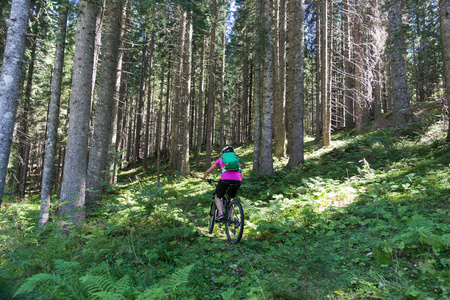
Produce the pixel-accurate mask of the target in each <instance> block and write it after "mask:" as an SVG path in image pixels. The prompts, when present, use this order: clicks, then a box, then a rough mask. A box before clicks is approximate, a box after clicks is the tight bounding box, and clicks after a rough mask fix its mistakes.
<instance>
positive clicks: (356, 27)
mask: <svg viewBox="0 0 450 300" xmlns="http://www.w3.org/2000/svg"><path fill="white" fill-rule="evenodd" d="M357 1H358V0H356V1H355V7H357V5H358V3H357ZM360 24H361V21H360V16H359V14H357V13H356V14H355V16H354V19H353V39H354V41H355V48H354V53H355V60H354V61H355V74H354V76H355V89H354V94H353V95H354V96H353V97H354V99H355V100H354V104H353V112H354V114H355V128H356V132H361V131H362V129H363V118H362V108H363V99H362V97H361V81H362V75H361V68H362V65H361V64H362V60H361V54H362V53H361V51H362V49H361V32H360Z"/></svg>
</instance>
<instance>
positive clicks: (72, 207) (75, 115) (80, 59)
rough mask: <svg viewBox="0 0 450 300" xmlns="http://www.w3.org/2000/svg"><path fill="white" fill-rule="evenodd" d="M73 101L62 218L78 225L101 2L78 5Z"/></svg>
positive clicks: (62, 190)
mask: <svg viewBox="0 0 450 300" xmlns="http://www.w3.org/2000/svg"><path fill="white" fill-rule="evenodd" d="M79 8H80V13H79V15H78V21H77V33H76V43H75V55H74V66H73V77H72V93H71V101H70V116H69V132H68V136H67V146H66V147H67V148H66V157H65V161H64V172H63V182H62V185H61V199H60V201H61V204H62V205H61V207H60V210H59V212H60V213H61V214H64V213H67V214H68V216H67V217H68V219H69V220H70V221H72V222H74V223H78V222H79V221H81V220H82V219H84V212H83V211H82V210H83V208H84V204H85V193H86V174H87V173H86V171H87V156H88V155H87V148H88V138H89V120H90V115H89V114H90V104H91V92H92V84H93V83H92V70H93V69H92V68H93V63H94V46H95V30H96V28H95V25H96V20H97V15H98V14H99V12H100V8H101V2H98V1H96V2H87V1H83V0H82V1H80V2H79Z"/></svg>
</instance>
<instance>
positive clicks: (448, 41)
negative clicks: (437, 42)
mask: <svg viewBox="0 0 450 300" xmlns="http://www.w3.org/2000/svg"><path fill="white" fill-rule="evenodd" d="M439 21H440V25H441V42H442V58H443V63H444V89H445V94H444V95H445V98H446V99H447V109H449V108H450V0H440V1H439ZM447 116H449V119H450V114H449V113H448V111H447ZM447 141H450V121H449V128H448V133H447Z"/></svg>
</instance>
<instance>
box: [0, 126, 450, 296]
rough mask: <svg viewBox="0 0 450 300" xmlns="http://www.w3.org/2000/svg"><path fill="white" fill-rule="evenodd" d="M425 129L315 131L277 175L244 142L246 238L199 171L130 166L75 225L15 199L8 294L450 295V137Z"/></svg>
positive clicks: (4, 238) (3, 290)
mask: <svg viewBox="0 0 450 300" xmlns="http://www.w3.org/2000/svg"><path fill="white" fill-rule="evenodd" d="M436 126H439V125H436ZM415 128H416V129H415V130H425V129H426V130H427V131H423V132H420V134H419V135H417V134H411V135H410V136H407V137H395V135H394V134H393V132H392V131H391V130H390V129H380V130H377V131H375V132H368V133H365V134H362V135H358V136H353V135H347V134H343V133H341V134H339V135H337V136H335V137H334V141H333V144H332V146H331V147H327V148H321V147H319V146H318V144H317V143H315V142H314V141H312V140H308V141H307V142H306V161H305V163H304V164H303V165H302V166H301V167H299V168H297V169H295V170H292V171H289V172H288V171H284V170H283V166H284V165H285V163H286V160H285V159H279V160H278V159H276V160H275V162H276V163H275V169H276V172H275V174H274V175H272V176H268V177H261V176H256V175H252V174H251V162H252V145H243V146H242V147H241V148H239V149H238V150H237V153H238V155H240V156H241V162H242V163H243V166H244V175H245V178H244V184H243V186H242V187H241V190H240V191H239V194H238V199H239V200H240V201H241V202H242V204H243V206H244V210H245V214H246V220H245V221H246V225H245V226H246V227H245V232H244V237H243V239H242V241H241V243H240V244H238V245H230V244H229V243H228V242H227V241H226V237H225V234H224V228H222V227H220V226H219V227H218V228H217V231H215V232H214V233H213V234H212V235H209V234H207V226H208V211H209V205H210V201H211V192H212V188H211V186H209V185H207V184H206V183H204V182H203V181H201V179H200V178H201V175H202V174H201V172H200V170H199V172H193V175H191V176H188V177H184V178H179V177H175V176H170V175H169V174H166V176H165V177H164V179H163V180H162V181H161V182H160V183H159V184H158V182H157V181H156V178H155V176H154V175H153V174H154V173H153V174H152V171H150V172H149V173H147V174H144V175H143V174H140V175H139V176H135V175H136V174H134V175H133V174H131V173H130V172H127V173H126V175H125V176H126V179H124V178H125V177H122V180H123V183H124V184H122V185H118V186H116V187H114V189H113V191H112V192H111V193H110V194H109V195H108V196H107V197H105V199H104V200H103V203H102V208H101V210H100V211H99V212H98V215H97V216H96V217H93V218H91V219H89V220H88V221H87V222H86V223H85V224H84V225H83V226H80V227H74V228H72V229H71V230H70V231H69V232H68V231H67V230H62V229H61V226H60V223H61V221H62V220H59V217H58V216H57V215H56V216H54V218H53V219H52V221H51V222H50V223H49V224H48V225H47V226H46V227H45V228H43V229H38V228H37V226H36V225H37V222H38V213H39V204H38V198H30V199H27V200H25V201H23V202H10V203H5V204H4V205H3V206H2V208H1V209H0V215H1V218H0V228H1V233H0V253H1V256H0V299H12V298H13V297H14V299H448V298H449V297H450V296H449V294H450V258H449V257H450V256H449V254H450V210H449V197H450V188H449V187H450V171H449V166H450V151H449V150H450V149H449V144H448V143H445V139H444V136H443V133H442V131H439V130H436V128H433V127H426V128H425V127H423V126H422V127H421V126H416V127H415ZM417 128H419V129H417ZM54 201H55V200H54Z"/></svg>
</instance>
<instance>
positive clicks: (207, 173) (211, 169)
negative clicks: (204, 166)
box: [203, 164, 217, 181]
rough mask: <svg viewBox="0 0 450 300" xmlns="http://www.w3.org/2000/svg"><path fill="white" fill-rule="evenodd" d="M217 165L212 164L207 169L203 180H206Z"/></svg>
mask: <svg viewBox="0 0 450 300" xmlns="http://www.w3.org/2000/svg"><path fill="white" fill-rule="evenodd" d="M216 167H217V165H216V164H212V166H211V167H210V168H209V169H208V170H206V172H205V174H204V175H203V180H204V181H206V177H207V176H208V175H209V173H211V172H212V171H213V170H214V169H215V168H216Z"/></svg>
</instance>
